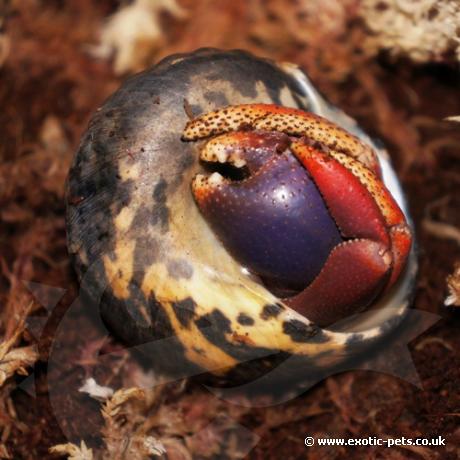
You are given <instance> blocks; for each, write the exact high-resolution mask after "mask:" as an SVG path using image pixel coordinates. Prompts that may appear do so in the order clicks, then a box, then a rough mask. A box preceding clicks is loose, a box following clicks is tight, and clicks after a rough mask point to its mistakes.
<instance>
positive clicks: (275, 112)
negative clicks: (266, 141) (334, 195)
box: [182, 104, 380, 174]
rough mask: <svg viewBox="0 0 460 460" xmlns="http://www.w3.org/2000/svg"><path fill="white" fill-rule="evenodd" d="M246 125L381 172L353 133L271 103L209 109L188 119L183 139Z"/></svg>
mask: <svg viewBox="0 0 460 460" xmlns="http://www.w3.org/2000/svg"><path fill="white" fill-rule="evenodd" d="M245 128H246V129H247V128H250V129H263V130H266V131H278V132H282V133H285V134H288V135H291V136H297V137H306V138H308V139H309V140H311V141H313V142H317V143H319V144H321V145H322V146H323V147H325V148H327V149H333V150H335V151H337V152H344V153H346V154H347V155H350V156H352V157H354V158H356V159H357V160H359V161H360V162H362V163H364V164H365V165H367V166H368V167H369V168H370V169H371V170H372V171H374V172H375V173H376V174H380V169H379V166H378V161H377V158H376V155H375V153H374V152H373V150H372V149H371V147H369V146H368V145H367V144H365V143H364V142H362V141H361V140H360V139H358V138H357V137H356V136H353V135H352V134H350V133H348V132H347V131H345V130H344V129H342V128H341V127H339V126H337V125H336V124H334V123H331V122H330V121H329V120H327V119H325V118H323V117H320V116H319V115H315V114H313V113H310V112H304V111H302V110H298V109H292V108H288V107H280V106H277V105H273V104H243V105H235V106H230V107H224V108H222V109H218V110H215V111H213V112H208V113H206V114H204V115H202V116H199V117H197V118H195V119H193V120H191V121H189V122H188V123H187V125H186V126H185V130H184V133H183V136H182V139H183V140H187V141H195V140H198V139H204V138H207V137H210V136H215V135H218V134H222V133H226V132H230V131H238V130H244V129H245Z"/></svg>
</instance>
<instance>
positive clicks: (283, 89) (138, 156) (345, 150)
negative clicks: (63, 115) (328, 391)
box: [67, 49, 416, 380]
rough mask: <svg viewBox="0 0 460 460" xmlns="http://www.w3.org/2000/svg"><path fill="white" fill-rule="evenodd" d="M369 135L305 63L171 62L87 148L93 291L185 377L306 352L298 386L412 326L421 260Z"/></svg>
mask: <svg viewBox="0 0 460 460" xmlns="http://www.w3.org/2000/svg"><path fill="white" fill-rule="evenodd" d="M210 63H212V65H209V64H210ZM184 107H185V109H184ZM191 112H192V113H191ZM314 113H315V114H314ZM320 116H323V117H324V118H322V117H320ZM190 118H192V120H190ZM328 120H333V122H331V121H328ZM344 127H345V128H346V130H345V129H344ZM184 128H185V129H184ZM351 133H353V134H351ZM370 142H371V141H370V140H369V139H368V138H367V137H366V136H365V135H364V134H362V133H361V132H360V131H359V129H358V128H357V127H356V125H355V123H354V122H353V121H352V120H350V119H349V118H347V117H346V116H344V115H343V114H341V113H340V112H338V111H337V110H335V109H334V108H331V107H330V106H329V105H328V104H327V103H325V102H324V100H323V99H322V98H321V97H320V96H319V94H318V93H317V92H316V91H315V89H314V87H313V86H312V85H311V83H310V82H309V80H308V78H307V77H306V76H305V74H304V73H303V72H301V71H300V70H299V69H298V68H297V67H295V66H292V65H288V64H277V63H274V62H272V61H268V60H265V59H260V58H257V57H255V56H252V55H250V54H248V53H245V52H242V51H219V50H210V49H206V50H199V51H197V52H195V53H191V54H184V55H176V56H171V57H169V58H167V59H165V60H164V61H162V62H161V63H160V64H158V65H157V66H155V67H153V68H152V69H150V70H148V71H146V72H144V73H142V74H140V75H138V76H136V77H133V78H131V79H129V80H128V81H127V82H126V83H125V84H124V85H123V86H122V88H120V90H118V91H117V92H116V93H115V94H114V95H113V96H112V97H111V98H110V99H109V100H108V101H107V102H106V103H105V104H104V106H103V107H102V108H101V109H100V110H99V111H98V112H97V113H96V114H95V115H94V117H93V119H92V120H91V122H90V125H89V127H88V130H87V132H86V134H85V135H84V137H83V139H82V142H81V145H80V148H79V151H78V152H77V155H76V156H75V160H74V163H73V166H72V169H71V171H70V174H69V180H68V190H67V196H68V206H67V228H68V244H69V250H70V252H71V253H72V254H73V255H74V257H75V266H76V269H77V272H78V274H79V276H80V278H81V282H82V289H83V290H84V291H85V293H87V294H89V298H91V299H93V301H94V302H95V308H99V309H100V312H101V315H102V317H103V319H104V321H105V322H106V324H107V325H108V326H109V328H110V330H111V331H113V332H114V333H115V334H117V335H118V336H119V337H121V338H122V339H124V340H125V341H126V342H127V343H129V344H131V345H142V344H144V345H145V344H149V348H147V350H150V352H149V353H150V356H151V357H152V362H153V363H155V364H157V365H158V366H159V367H160V368H161V369H164V370H166V371H167V372H169V373H173V374H179V375H192V374H195V373H199V372H209V373H212V374H214V375H221V376H224V377H225V378H226V379H227V378H238V379H242V380H248V379H252V378H254V377H256V376H260V375H261V374H263V373H265V372H267V371H269V370H273V369H275V368H278V367H277V363H279V362H280V360H285V359H286V358H288V357H293V358H295V361H293V363H294V365H293V366H290V367H288V366H284V367H282V368H281V367H280V368H279V369H280V373H282V375H281V377H283V378H285V379H294V378H300V379H303V378H305V376H307V375H310V374H311V373H312V372H314V371H315V370H318V369H330V368H331V366H334V365H337V364H340V363H341V362H343V361H344V360H345V359H347V358H349V357H350V356H354V355H356V354H359V353H362V352H363V351H365V350H367V349H369V347H370V346H371V345H372V344H374V343H376V342H377V341H378V340H381V339H382V337H384V336H385V335H386V334H387V333H388V332H389V331H391V330H393V329H394V328H395V327H396V326H397V325H398V324H399V323H400V322H401V321H402V319H403V318H404V315H405V312H406V311H407V308H408V302H409V298H410V293H411V290H412V283H413V279H414V275H415V267H416V264H415V259H414V255H413V250H411V252H410V253H409V256H408V263H407V264H406V265H407V266H406V268H405V269H404V261H405V259H406V256H407V253H408V250H409V247H410V231H409V230H408V228H409V227H408V225H407V223H406V219H405V217H404V215H403V213H402V212H401V211H400V209H399V207H398V206H397V205H396V203H395V201H394V199H393V198H392V197H391V194H390V193H389V191H388V190H387V188H386V186H385V185H383V184H384V183H387V182H389V183H391V190H392V194H395V196H396V197H397V199H398V204H399V205H400V206H403V207H404V201H403V199H402V194H401V190H400V188H399V185H398V182H397V179H396V176H395V175H394V173H393V171H392V169H391V167H390V165H389V163H388V161H387V160H386V159H385V157H384V156H382V154H381V153H380V152H379V151H377V155H376V154H375V153H374V151H375V149H374V148H372V146H371V144H370ZM380 166H383V169H382V171H383V179H382V175H381V173H380ZM77 198H78V199H77ZM351 266H353V270H350V267H351ZM399 272H402V275H400V274H399ZM390 286H393V287H392V288H391V289H390ZM371 303H372V309H370V310H368V313H367V314H366V320H361V319H360V317H358V318H357V319H356V318H355V319H354V320H353V321H352V322H348V320H345V321H344V322H342V323H340V324H338V325H337V324H335V323H336V321H337V320H339V319H344V318H347V317H348V316H350V314H352V313H356V312H359V311H360V310H362V309H363V308H364V307H367V306H369V305H370V304H371ZM377 307H379V308H377ZM374 309H375V310H374ZM374 311H379V313H378V314H377V313H375V314H374V313H373V312H374ZM333 323H334V324H333ZM325 325H327V327H326V326H325ZM281 369H282V371H281Z"/></svg>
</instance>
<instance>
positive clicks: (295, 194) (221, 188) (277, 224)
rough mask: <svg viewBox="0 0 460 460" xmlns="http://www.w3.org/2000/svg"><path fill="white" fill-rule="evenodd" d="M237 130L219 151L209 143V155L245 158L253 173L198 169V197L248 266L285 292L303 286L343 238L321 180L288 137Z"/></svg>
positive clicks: (221, 159) (223, 159)
mask: <svg viewBox="0 0 460 460" xmlns="http://www.w3.org/2000/svg"><path fill="white" fill-rule="evenodd" d="M237 134H238V136H239V137H238V139H237V141H238V142H237V147H234V144H232V143H231V142H227V143H225V142H222V140H219V142H216V144H215V145H216V146H219V147H218V148H219V151H216V150H215V149H214V148H213V146H212V144H211V146H209V144H208V146H207V150H206V151H205V152H204V153H203V155H202V158H203V159H204V160H207V161H212V162H213V163H212V165H214V166H218V163H221V164H227V166H228V163H230V164H231V165H232V164H233V165H238V167H239V168H236V169H246V174H247V175H248V176H247V177H244V178H242V179H241V178H240V179H239V180H235V179H231V178H229V177H224V176H223V175H221V174H219V173H218V172H214V173H213V174H211V175H209V176H204V175H198V176H196V178H195V179H194V181H193V184H192V187H193V193H194V196H195V199H196V201H197V203H198V206H199V208H200V210H201V212H202V213H203V215H204V216H205V218H206V219H207V221H208V223H209V224H210V225H211V226H212V228H213V230H214V231H215V233H216V234H217V235H218V236H219V238H220V239H221V241H222V242H223V244H224V245H225V246H226V248H227V249H228V250H229V251H230V252H231V253H232V254H233V256H234V257H235V258H236V259H237V260H239V261H240V262H241V263H242V264H243V265H244V266H246V268H248V270H250V271H251V272H253V273H256V274H257V275H259V276H260V278H261V279H262V280H263V281H264V283H265V284H266V285H267V286H268V287H269V288H270V289H271V290H272V291H274V292H277V293H278V294H284V295H288V294H292V292H298V291H299V290H302V289H303V288H305V287H306V286H307V285H308V284H310V282H311V281H312V280H313V279H314V278H315V277H316V276H317V275H318V273H319V272H320V270H321V268H322V267H323V265H324V263H325V262H326V259H327V257H328V256H329V254H330V252H331V250H332V249H333V248H334V247H335V246H336V245H338V244H339V243H341V241H342V238H341V236H340V233H339V231H338V229H337V226H336V225H335V223H334V221H333V219H332V218H331V216H330V215H329V212H328V210H327V208H326V206H325V204H324V201H323V199H322V197H321V195H320V193H319V192H318V189H317V188H316V185H315V184H314V183H313V181H312V180H311V179H310V177H309V176H308V173H307V171H306V169H305V168H304V167H303V166H302V165H301V164H300V163H299V162H298V160H297V159H296V158H295V157H294V156H293V155H292V154H291V152H290V151H289V149H288V145H289V139H288V138H286V136H284V135H278V136H273V135H271V136H270V137H267V135H266V133H264V135H263V136H262V134H261V133H257V132H246V133H245V132H243V133H241V132H240V133H237ZM264 139H265V140H264ZM211 142H212V141H211ZM216 148H217V147H216ZM216 169H218V168H216ZM222 174H224V173H222ZM230 177H231V176H230Z"/></svg>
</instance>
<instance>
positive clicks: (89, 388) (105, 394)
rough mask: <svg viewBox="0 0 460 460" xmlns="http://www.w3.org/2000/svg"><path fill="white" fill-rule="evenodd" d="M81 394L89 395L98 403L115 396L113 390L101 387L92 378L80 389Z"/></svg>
mask: <svg viewBox="0 0 460 460" xmlns="http://www.w3.org/2000/svg"><path fill="white" fill-rule="evenodd" d="M78 391H79V392H80V393H87V394H88V395H90V396H91V397H92V398H94V399H97V400H98V401H105V400H106V399H108V398H111V397H112V396H113V389H112V388H110V387H104V386H102V385H99V384H98V383H97V382H96V380H94V379H93V378H92V377H90V378H88V379H86V381H85V383H84V384H83V385H82V386H81V387H80V388H79V389H78Z"/></svg>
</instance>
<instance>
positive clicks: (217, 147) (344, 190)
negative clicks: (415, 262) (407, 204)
mask: <svg viewBox="0 0 460 460" xmlns="http://www.w3.org/2000/svg"><path fill="white" fill-rule="evenodd" d="M183 139H184V140H199V139H204V140H205V143H204V146H203V148H202V149H201V151H200V159H201V161H202V163H203V165H204V168H205V170H207V173H205V174H198V175H196V176H195V177H194V179H193V181H192V193H193V196H194V198H195V201H196V203H197V205H198V207H199V209H200V211H201V213H202V214H203V216H204V217H205V219H206V220H207V222H208V223H209V224H210V226H211V227H212V229H213V230H214V232H215V233H216V234H217V236H218V237H219V239H220V240H221V241H222V243H223V244H224V246H225V247H226V248H227V250H228V251H229V252H230V253H231V254H232V255H233V256H234V257H235V258H236V259H237V260H239V262H240V263H241V264H242V266H244V267H246V268H247V269H248V270H249V271H250V272H252V273H253V274H255V275H257V276H259V277H260V279H261V280H262V282H263V283H264V285H265V286H266V287H267V288H268V289H269V290H271V291H272V292H273V293H274V294H275V295H277V296H279V297H281V298H283V300H284V301H285V302H286V303H287V304H288V305H290V306H291V307H293V308H294V309H295V310H297V311H298V312H300V313H302V314H304V315H306V316H307V317H308V318H309V319H310V320H313V321H315V322H316V323H317V324H319V325H321V326H328V325H331V324H333V323H335V322H337V321H339V320H341V319H343V318H345V317H347V316H349V315H351V314H353V313H356V312H359V311H360V310H362V309H364V308H366V307H367V306H369V305H370V303H371V302H372V301H374V300H375V299H376V298H377V297H378V296H379V295H380V294H381V293H382V292H384V291H385V290H387V289H389V287H391V285H393V284H394V282H395V281H396V280H397V279H398V276H399V274H400V273H401V271H402V269H403V267H404V265H405V262H406V258H407V255H408V253H409V251H410V247H411V239H412V238H411V232H410V229H409V227H408V225H407V223H406V221H405V218H404V215H403V213H402V212H401V210H400V209H399V207H398V205H397V204H396V202H395V201H394V199H393V197H392V196H391V194H390V193H389V191H388V190H387V188H386V187H385V185H384V184H383V182H382V179H381V177H380V170H379V168H378V162H377V159H376V156H375V154H374V152H373V151H372V150H371V149H370V148H369V147H367V146H366V145H365V144H363V143H362V142H361V141H360V140H358V139H357V138H355V137H354V136H352V135H351V134H349V133H347V132H346V131H344V130H343V129H341V128H340V127H338V126H336V125H334V124H333V123H331V122H329V121H327V120H325V119H322V118H320V117H318V116H314V115H312V114H310V113H307V112H302V111H299V110H294V109H287V108H283V107H279V106H275V105H263V104H257V105H243V106H232V107H226V108H223V109H220V110H217V111H215V112H212V113H210V114H205V115H202V116H201V117H198V118H197V119H195V120H192V121H190V122H189V123H188V124H187V126H186V128H185V131H184V135H183Z"/></svg>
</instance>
